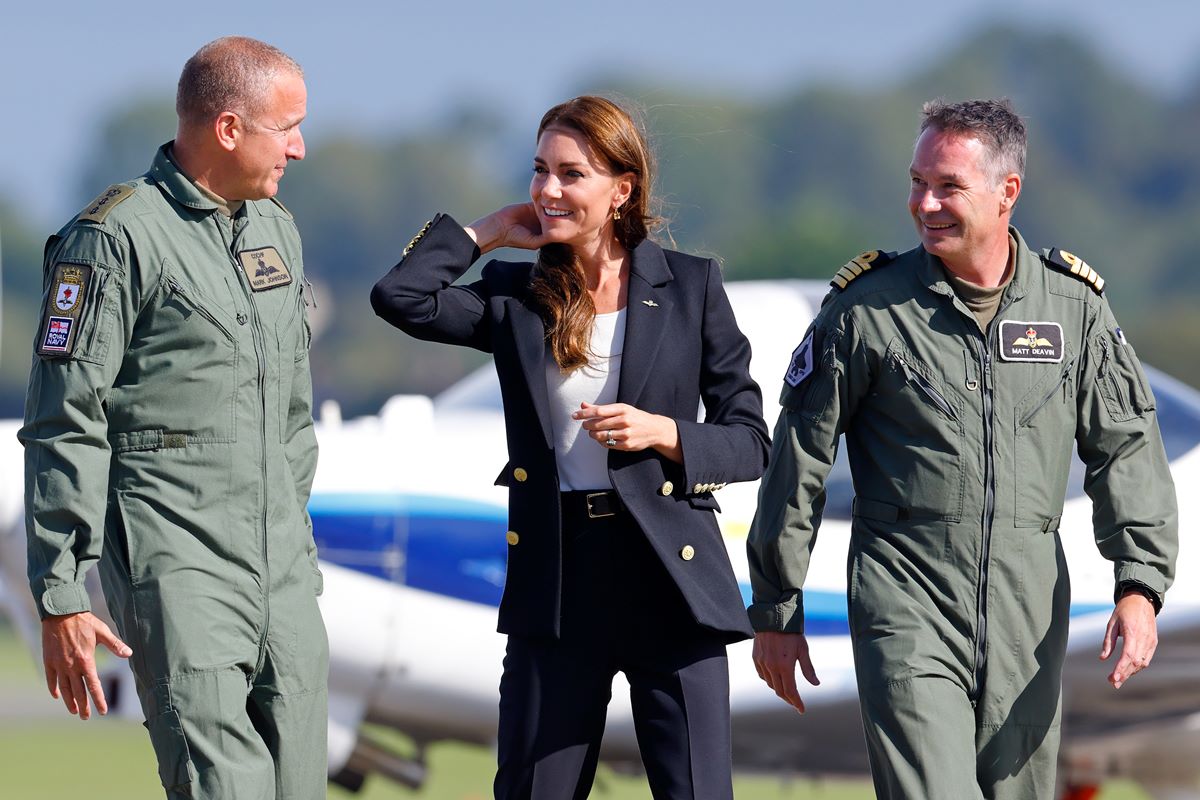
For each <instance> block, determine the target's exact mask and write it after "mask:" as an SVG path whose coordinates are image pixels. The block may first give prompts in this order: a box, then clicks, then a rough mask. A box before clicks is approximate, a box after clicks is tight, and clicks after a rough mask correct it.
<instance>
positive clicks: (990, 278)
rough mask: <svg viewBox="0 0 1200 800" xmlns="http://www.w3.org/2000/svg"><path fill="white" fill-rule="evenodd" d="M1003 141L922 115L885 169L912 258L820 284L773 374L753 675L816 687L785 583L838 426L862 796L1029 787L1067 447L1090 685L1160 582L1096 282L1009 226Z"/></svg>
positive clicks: (1170, 547)
mask: <svg viewBox="0 0 1200 800" xmlns="http://www.w3.org/2000/svg"><path fill="white" fill-rule="evenodd" d="M1025 139H1026V137H1025V126H1024V123H1023V122H1022V121H1021V119H1020V118H1019V117H1018V116H1017V115H1016V113H1015V112H1014V111H1013V109H1012V106H1011V105H1010V104H1009V103H1008V102H1007V101H995V100H971V101H967V102H963V103H954V104H949V103H944V102H941V101H938V102H933V103H928V104H926V106H925V108H924V115H923V119H922V122H921V132H920V135H919V137H918V139H917V143H916V147H915V148H914V152H913V159H912V164H911V166H910V168H909V177H910V182H911V189H910V193H909V199H908V207H909V212H910V213H911V215H912V218H913V221H914V223H915V224H916V228H917V234H918V236H919V238H920V242H921V243H920V246H919V247H916V248H915V249H913V250H910V251H908V252H906V253H903V254H900V255H896V254H895V253H883V252H880V251H871V252H869V253H864V254H862V255H860V256H858V257H857V258H855V259H853V260H852V261H851V262H850V263H848V264H846V265H845V266H844V267H842V269H841V270H840V271H839V272H838V273H837V275H836V276H835V277H834V279H833V282H832V283H833V290H832V291H831V292H830V294H829V296H828V297H827V298H826V299H825V302H824V303H823V305H822V307H821V311H820V313H819V314H818V315H817V318H816V319H815V320H814V322H813V324H812V326H811V327H810V328H809V330H808V332H807V334H806V335H805V337H804V339H803V341H802V342H801V344H800V346H799V347H798V348H797V349H796V351H795V353H794V354H793V356H792V363H791V365H790V367H789V369H788V371H787V374H786V376H785V378H784V386H783V396H782V398H781V401H780V402H781V405H782V406H783V409H782V411H781V413H780V417H779V422H778V424H777V426H776V429H775V436H774V449H773V451H772V453H771V460H770V466H769V467H768V469H767V473H766V475H765V477H764V478H763V481H762V485H761V489H760V494H759V507H758V512H757V514H756V515H755V519H754V523H753V525H752V527H751V531H750V535H749V542H748V547H749V559H750V572H751V581H752V584H753V590H754V597H753V604H752V605H751V607H750V617H751V622H752V624H753V626H754V628H755V630H756V631H758V633H757V634H756V636H755V643H754V660H755V666H756V667H757V668H758V672H759V675H760V676H761V677H762V678H763V680H765V681H766V682H767V683H768V684H769V685H770V686H771V688H773V689H774V690H775V692H776V693H777V694H778V695H779V696H780V697H782V698H783V699H784V700H786V701H787V702H788V703H790V704H792V705H793V706H795V707H796V708H797V709H798V710H800V711H803V710H804V703H803V701H802V700H801V698H800V694H799V691H798V690H797V687H796V677H795V669H796V666H797V665H799V666H800V669H801V672H802V673H803V675H804V676H805V678H806V679H807V680H808V681H809V682H810V683H814V684H815V683H816V682H817V677H816V673H815V671H814V669H813V665H812V662H811V660H810V658H809V654H808V644H807V641H806V639H805V637H804V604H803V593H802V587H803V585H804V580H805V576H806V572H807V570H808V565H809V553H810V551H811V548H812V546H813V544H814V542H815V539H816V534H817V529H818V527H819V526H820V523H821V514H822V511H823V507H824V500H825V494H824V491H823V487H824V481H825V478H826V476H827V475H828V473H829V469H830V467H831V466H832V464H833V461H834V456H835V454H836V451H837V446H838V439H839V437H840V436H842V435H845V437H846V447H847V450H848V454H849V460H850V468H851V471H852V472H853V475H854V488H855V492H856V497H855V499H854V511H853V516H854V519H853V523H852V536H851V542H850V569H849V583H850V585H849V604H850V608H849V611H850V614H849V619H850V634H851V637H852V639H853V643H854V656H855V669H856V672H857V677H858V688H859V697H860V700H861V703H862V716H863V723H864V727H865V729H866V739H867V747H868V752H869V754H870V759H871V770H872V773H873V775H874V779H875V789H876V792H877V794H878V795H879V797H881V798H913V799H914V800H918V799H919V800H972V799H981V798H984V797H987V798H993V799H994V800H1006V799H1009V798H1011V800H1029V798H1046V800H1050V798H1052V797H1053V795H1054V788H1055V770H1056V762H1057V753H1058V730H1059V711H1060V702H1059V694H1060V682H1061V677H1062V665H1063V661H1064V658H1065V652H1066V642H1067V629H1068V627H1069V611H1070V589H1069V579H1068V576H1067V567H1066V561H1065V557H1064V555H1063V548H1062V543H1061V541H1060V540H1059V536H1058V524H1059V519H1060V517H1061V514H1062V511H1063V504H1064V500H1065V495H1066V490H1067V479H1068V475H1069V473H1070V463H1071V455H1072V449H1073V448H1076V447H1077V448H1078V453H1079V456H1080V458H1081V459H1082V461H1083V463H1084V465H1085V466H1086V475H1085V478H1084V488H1085V490H1086V491H1087V493H1088V495H1089V496H1090V497H1091V499H1092V502H1093V525H1094V529H1095V538H1096V544H1097V545H1098V547H1099V549H1100V552H1101V553H1102V554H1103V555H1104V556H1105V557H1106V558H1108V559H1109V560H1111V561H1112V562H1113V564H1114V571H1115V581H1114V589H1115V593H1114V601H1115V602H1114V609H1113V612H1112V616H1111V618H1110V621H1109V625H1108V629H1107V631H1106V633H1105V636H1104V640H1103V642H1102V645H1101V657H1103V658H1108V657H1109V656H1110V655H1112V654H1113V653H1114V652H1115V651H1116V649H1117V642H1118V640H1120V642H1121V645H1120V651H1121V654H1120V657H1119V658H1118V659H1117V661H1116V664H1115V666H1114V667H1113V670H1112V672H1111V673H1110V675H1109V681H1110V682H1111V683H1112V685H1113V686H1114V687H1117V688H1120V686H1122V685H1123V684H1124V683H1125V681H1127V680H1129V678H1130V677H1132V676H1133V675H1134V674H1136V673H1137V672H1138V671H1139V670H1141V669H1144V668H1145V667H1146V666H1147V665H1148V664H1149V663H1150V660H1151V658H1152V657H1153V655H1154V648H1155V645H1156V643H1157V633H1156V625H1155V614H1156V612H1157V610H1158V609H1159V608H1160V607H1161V605H1162V601H1163V595H1164V594H1165V592H1166V590H1167V588H1168V587H1169V586H1170V584H1171V580H1172V577H1173V575H1174V568H1175V556H1176V552H1177V527H1178V517H1177V512H1176V501H1175V492H1174V486H1173V484H1172V480H1171V473H1170V470H1169V468H1168V466H1167V460H1166V455H1165V452H1164V450H1163V444H1162V437H1161V435H1160V433H1159V430H1158V423H1157V421H1156V417H1155V412H1154V398H1153V396H1152V395H1151V393H1150V387H1149V385H1148V384H1147V382H1146V378H1145V375H1144V374H1143V373H1142V370H1141V367H1140V365H1139V363H1138V359H1137V356H1136V355H1135V354H1134V351H1133V348H1132V347H1131V346H1130V345H1129V343H1128V342H1127V341H1126V339H1125V336H1124V334H1123V333H1122V332H1121V329H1120V327H1118V325H1117V323H1116V320H1115V319H1114V318H1113V314H1112V311H1111V310H1110V309H1109V306H1108V301H1107V299H1106V298H1105V296H1104V280H1103V279H1102V278H1101V277H1100V276H1099V275H1097V274H1096V272H1095V271H1094V270H1093V269H1092V268H1091V267H1089V266H1088V265H1087V264H1086V263H1084V262H1083V261H1082V260H1081V259H1079V258H1078V257H1077V256H1075V255H1073V254H1071V253H1069V252H1067V251H1064V250H1059V249H1057V248H1051V249H1048V250H1043V251H1041V252H1040V253H1039V252H1036V251H1033V250H1031V249H1030V248H1029V246H1028V245H1026V244H1025V240H1024V239H1023V238H1022V237H1021V234H1020V233H1018V231H1017V229H1016V228H1014V227H1011V225H1010V224H1009V223H1010V219H1011V217H1012V213H1013V208H1014V206H1015V204H1016V202H1017V198H1018V196H1019V195H1020V192H1021V186H1022V182H1023V176H1024V169H1025Z"/></svg>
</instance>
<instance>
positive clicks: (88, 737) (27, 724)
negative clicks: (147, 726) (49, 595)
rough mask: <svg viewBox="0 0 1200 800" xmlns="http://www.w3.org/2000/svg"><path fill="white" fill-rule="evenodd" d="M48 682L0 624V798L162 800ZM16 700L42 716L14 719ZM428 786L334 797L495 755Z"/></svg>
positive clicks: (785, 798) (114, 740) (833, 799)
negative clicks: (405, 783) (50, 691)
mask: <svg viewBox="0 0 1200 800" xmlns="http://www.w3.org/2000/svg"><path fill="white" fill-rule="evenodd" d="M45 691H46V690H45V687H44V685H43V684H42V682H41V677H40V675H39V674H38V673H37V672H36V671H35V669H34V666H33V662H32V661H31V659H30V658H29V656H28V654H27V653H26V652H25V651H24V649H23V646H22V644H21V643H20V641H19V640H18V639H17V638H16V636H15V635H14V634H13V632H12V631H11V629H9V628H8V627H7V626H5V625H4V623H3V622H2V621H0V797H2V798H4V799H5V800H60V798H61V799H62V800H66V798H71V800H155V799H156V798H161V797H162V796H163V794H162V789H161V788H160V787H159V785H158V779H157V775H156V772H155V768H154V754H153V753H152V752H151V750H150V741H149V739H148V738H147V736H146V733H145V731H144V730H143V729H142V726H141V725H140V724H138V723H136V722H129V721H120V720H107V719H98V718H93V719H92V720H90V721H88V722H80V721H79V720H75V719H71V718H69V717H68V716H67V715H66V712H65V711H63V710H62V708H61V706H57V707H56V706H54V705H53V704H51V703H50V702H48V701H47V703H46V704H45V706H44V711H43V710H42V708H43V707H42V706H41V705H39V704H38V702H37V701H36V699H35V698H36V696H38V695H44V694H45ZM12 698H21V699H22V700H23V702H22V703H21V706H22V708H28V707H29V706H30V705H32V706H33V707H34V708H35V709H37V710H36V712H35V713H29V712H28V711H26V712H24V713H23V714H22V715H21V716H14V715H12V714H11V712H10V711H9V710H8V709H9V708H10V707H11V705H12V703H11V700H12ZM428 758H429V768H430V769H429V780H428V782H427V783H426V784H425V786H424V787H423V788H422V789H421V790H419V791H415V792H414V791H411V790H407V789H404V788H402V787H399V786H397V785H395V784H392V783H390V782H388V781H386V780H383V779H381V778H378V777H377V776H376V777H374V778H369V779H368V780H367V783H366V786H365V787H364V789H363V791H362V792H361V793H359V794H351V793H349V792H346V791H343V790H341V789H339V788H338V787H330V791H329V796H330V797H331V798H335V799H336V800H348V799H349V798H358V799H359V800H403V799H404V798H429V799H430V800H486V798H489V797H491V779H492V770H493V768H494V763H495V762H494V760H493V754H492V752H491V751H490V750H488V749H486V748H480V747H472V746H466V745H457V744H443V745H436V746H434V747H432V748H430V750H429V753H428ZM734 793H735V795H736V797H737V798H738V800H805V799H806V798H812V800H869V799H870V798H872V797H873V796H874V793H873V792H872V791H871V787H870V785H869V784H866V783H852V782H851V783H847V782H840V781H820V782H814V781H808V780H803V781H802V780H795V781H781V780H780V779H778V778H739V779H738V780H737V781H735V786H734ZM592 796H593V797H595V798H601V799H602V800H649V798H650V792H649V790H648V789H647V788H646V782H645V779H644V778H641V777H629V776H624V775H617V774H614V773H613V772H612V771H611V770H606V769H603V768H602V769H601V772H600V774H599V776H598V779H597V781H596V787H595V789H594V790H593V792H592ZM1100 800H1146V795H1144V794H1142V793H1141V792H1139V791H1138V790H1137V789H1136V788H1134V787H1131V786H1126V785H1112V786H1109V787H1106V788H1105V790H1104V792H1102V793H1101V795H1100Z"/></svg>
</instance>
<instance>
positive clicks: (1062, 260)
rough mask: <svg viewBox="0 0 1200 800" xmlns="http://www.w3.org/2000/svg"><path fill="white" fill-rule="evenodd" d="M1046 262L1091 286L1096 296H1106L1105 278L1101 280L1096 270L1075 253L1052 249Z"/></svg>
mask: <svg viewBox="0 0 1200 800" xmlns="http://www.w3.org/2000/svg"><path fill="white" fill-rule="evenodd" d="M1045 261H1046V263H1047V264H1049V265H1050V266H1052V267H1054V268H1055V269H1057V270H1059V271H1060V272H1065V273H1067V274H1068V275H1073V276H1074V277H1076V278H1078V279H1079V280H1081V281H1083V282H1084V283H1086V284H1087V285H1088V286H1091V287H1092V291H1094V292H1095V293H1096V294H1104V278H1101V277H1100V275H1099V274H1098V273H1097V272H1096V270H1094V269H1092V268H1091V267H1089V266H1088V265H1087V262H1086V261H1084V260H1083V259H1082V258H1080V257H1079V256H1077V255H1075V254H1074V253H1068V252H1067V251H1066V250H1060V249H1058V248H1057V247H1052V248H1050V250H1049V252H1047V253H1046V257H1045Z"/></svg>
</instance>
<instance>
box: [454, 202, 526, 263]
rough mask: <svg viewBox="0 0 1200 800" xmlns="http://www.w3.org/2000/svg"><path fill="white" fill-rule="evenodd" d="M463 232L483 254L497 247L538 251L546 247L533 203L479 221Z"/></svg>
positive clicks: (512, 206) (498, 212)
mask: <svg viewBox="0 0 1200 800" xmlns="http://www.w3.org/2000/svg"><path fill="white" fill-rule="evenodd" d="M464 230H466V232H467V235H468V236H470V237H471V238H472V239H474V240H475V244H477V245H479V250H480V252H481V253H486V252H488V251H489V250H495V249H496V248H497V247H519V248H521V249H522V250H537V249H538V248H539V247H541V246H542V245H544V244H546V238H545V237H544V236H543V235H542V224H541V222H539V221H538V217H537V211H536V210H535V209H534V207H533V203H514V204H513V205H511V206H505V207H504V208H502V209H500V210H499V211H493V212H492V213H491V214H488V215H486V216H483V217H480V218H479V219H477V220H475V221H474V222H472V223H471V224H470V225H468V226H467V227H466V228H465V229H464Z"/></svg>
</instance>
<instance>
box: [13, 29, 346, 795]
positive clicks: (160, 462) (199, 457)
mask: <svg viewBox="0 0 1200 800" xmlns="http://www.w3.org/2000/svg"><path fill="white" fill-rule="evenodd" d="M176 107H177V111H178V114H179V128H178V134H177V136H176V139H175V140H174V141H173V142H171V143H168V144H166V145H164V146H163V147H162V148H161V149H160V150H159V151H158V154H157V155H156V156H155V157H154V161H153V164H152V165H151V167H150V170H149V172H147V173H146V174H145V175H143V176H141V177H140V178H137V179H135V180H132V181H128V182H126V183H121V184H116V185H114V186H111V187H109V188H108V189H107V190H106V191H105V192H104V193H103V194H101V195H100V197H98V198H97V199H96V200H95V201H94V202H93V203H92V204H91V205H89V206H88V207H87V208H86V209H84V210H83V211H82V212H81V213H80V214H79V215H78V216H77V217H76V218H75V219H73V220H72V221H71V222H70V223H68V224H67V225H66V227H64V228H63V229H62V230H61V231H59V233H58V234H57V235H55V236H52V237H51V238H50V241H49V242H48V243H47V246H46V257H45V266H44V269H45V292H44V297H45V301H44V308H43V311H42V318H41V322H40V325H39V329H38V331H37V339H36V342H35V348H36V355H35V357H34V359H33V365H32V368H31V373H30V378H29V390H28V395H27V397H26V402H25V426H24V427H23V428H22V430H21V432H20V434H19V436H20V439H21V441H22V443H23V444H24V445H25V466H26V468H25V495H26V509H27V511H26V518H27V525H28V536H29V578H30V585H31V587H32V590H33V594H34V597H35V599H36V601H37V606H38V609H39V612H40V614H41V616H42V646H43V658H44V662H45V667H46V678H47V683H48V685H49V687H50V692H51V694H52V695H54V696H56V697H57V696H60V695H61V696H62V699H63V701H64V703H65V704H66V707H67V709H68V711H70V712H71V713H72V714H76V713H77V714H78V715H79V716H80V717H81V718H83V719H87V718H88V717H89V715H90V707H89V695H90V701H91V703H94V704H95V706H96V708H97V709H98V710H99V711H100V712H101V713H105V712H106V711H107V704H106V700H105V697H104V693H103V690H102V688H101V685H100V682H99V681H98V680H97V676H96V669H95V662H94V653H95V649H96V646H97V645H98V644H104V645H106V646H107V647H108V648H109V649H110V650H112V651H113V652H114V653H115V654H117V655H118V656H121V657H125V658H129V659H130V663H131V666H132V668H133V673H134V676H135V678H136V684H137V689H138V695H139V697H140V699H141V703H142V708H143V710H144V711H145V714H146V727H147V728H148V730H149V732H150V738H151V741H152V742H153V745H154V750H155V753H156V755H157V758H158V769H159V776H160V778H161V779H162V784H163V786H164V787H165V789H166V793H167V796H168V797H171V798H175V797H180V798H182V797H188V798H234V797H236V798H238V800H245V799H246V798H250V799H252V800H260V799H262V800H266V799H267V798H284V797H286V798H289V799H290V800H294V799H296V798H317V797H324V796H325V784H326V774H325V773H326V769H325V764H326V749H325V737H326V725H327V721H326V720H327V711H326V706H327V700H326V692H327V690H326V685H327V672H328V643H327V640H326V636H325V628H324V624H323V623H322V620H321V616H320V611H319V609H318V607H317V600H316V596H317V595H318V594H319V593H320V591H321V577H320V573H319V572H318V570H317V561H316V548H315V546H314V543H313V537H312V527H311V521H310V520H309V517H308V514H307V511H306V505H307V502H308V494H309V489H310V487H311V484H312V479H313V473H314V470H315V468H316V458H317V443H316V438H315V436H314V433H313V420H312V413H311V409H312V385H311V378H310V376H309V363H308V344H309V328H308V322H307V318H306V315H307V311H306V307H305V306H306V304H305V301H304V296H303V286H304V275H303V263H302V258H301V251H300V239H299V236H298V234H297V231H296V227H295V225H294V223H293V222H292V218H291V214H289V213H288V212H287V210H286V209H285V208H284V207H283V206H282V205H281V204H279V203H278V202H276V201H274V199H273V198H274V196H275V193H276V192H277V191H278V187H279V180H280V178H281V177H282V175H283V172H284V168H285V167H286V166H287V163H288V161H290V160H293V159H301V158H303V157H304V140H303V138H302V137H301V134H300V122H301V120H302V119H303V118H304V115H305V107H306V91H305V85H304V79H303V73H302V71H301V69H300V67H299V66H298V65H297V64H296V62H295V61H293V60H292V59H291V58H290V57H288V56H287V55H285V54H284V53H282V52H281V51H279V50H277V49H276V48H274V47H271V46H270V45H267V44H264V43H262V42H259V41H256V40H254V39H247V38H242V37H227V38H224V39H218V40H217V41H214V42H212V43H210V44H208V45H205V46H204V47H202V48H201V49H200V50H199V51H198V52H197V53H196V54H195V55H194V56H192V58H191V59H190V60H189V61H188V62H187V64H186V65H185V66H184V68H183V73H182V75H181V77H180V80H179V91H178V96H177V101H176ZM97 561H99V569H100V577H101V582H102V585H103V587H104V593H105V597H106V600H107V605H108V608H109V611H110V612H111V614H112V617H113V619H114V620H115V621H116V624H117V630H118V633H119V635H120V638H117V636H116V635H114V634H113V633H112V632H111V631H110V630H109V628H108V626H106V625H105V624H104V623H103V622H102V621H101V620H100V619H98V618H97V617H96V616H94V615H93V614H92V613H91V610H90V605H89V602H88V595H87V592H86V591H85V588H84V574H85V572H86V571H87V570H88V569H89V568H90V567H92V566H93V564H95V563H96V562H97ZM127 643H128V644H127Z"/></svg>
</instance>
